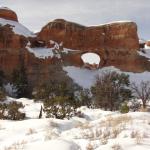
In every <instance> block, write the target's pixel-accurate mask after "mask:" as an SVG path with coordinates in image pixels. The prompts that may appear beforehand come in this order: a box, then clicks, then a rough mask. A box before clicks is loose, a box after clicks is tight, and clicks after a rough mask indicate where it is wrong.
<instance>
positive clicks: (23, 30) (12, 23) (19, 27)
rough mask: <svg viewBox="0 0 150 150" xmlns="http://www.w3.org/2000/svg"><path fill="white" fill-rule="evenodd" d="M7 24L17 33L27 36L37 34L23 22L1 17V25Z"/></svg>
mask: <svg viewBox="0 0 150 150" xmlns="http://www.w3.org/2000/svg"><path fill="white" fill-rule="evenodd" d="M7 24H8V25H10V26H11V28H12V29H13V32H14V33H15V34H18V35H23V36H25V37H35V35H34V34H33V33H32V32H31V31H30V30H29V29H27V28H26V27H25V26H23V25H22V24H20V23H18V22H16V21H12V20H6V19H3V18H0V25H2V26H5V25H7Z"/></svg>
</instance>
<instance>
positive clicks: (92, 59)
mask: <svg viewBox="0 0 150 150" xmlns="http://www.w3.org/2000/svg"><path fill="white" fill-rule="evenodd" d="M81 59H82V61H83V63H84V66H85V67H87V68H90V69H97V68H98V67H99V64H100V61H101V58H100V56H99V55H98V54H96V53H92V52H87V53H84V54H82V55H81Z"/></svg>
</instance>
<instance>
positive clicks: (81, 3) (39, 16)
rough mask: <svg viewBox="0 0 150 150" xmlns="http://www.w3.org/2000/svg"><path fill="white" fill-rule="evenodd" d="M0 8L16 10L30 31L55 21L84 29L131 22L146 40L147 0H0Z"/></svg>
mask: <svg viewBox="0 0 150 150" xmlns="http://www.w3.org/2000/svg"><path fill="white" fill-rule="evenodd" d="M0 5H2V6H6V7H9V8H11V9H13V10H14V11H16V12H17V15H18V18H19V21H20V22H21V23H22V24H24V25H25V26H26V27H28V28H29V29H30V30H32V31H38V30H40V29H41V27H42V26H44V25H45V24H46V23H48V22H49V21H52V20H54V19H56V18H64V19H67V20H70V21H74V22H77V23H80V24H83V25H87V26H88V25H99V24H103V23H107V22H112V21H118V20H131V21H135V22H136V23H137V25H138V33H139V36H140V38H144V39H150V0H0Z"/></svg>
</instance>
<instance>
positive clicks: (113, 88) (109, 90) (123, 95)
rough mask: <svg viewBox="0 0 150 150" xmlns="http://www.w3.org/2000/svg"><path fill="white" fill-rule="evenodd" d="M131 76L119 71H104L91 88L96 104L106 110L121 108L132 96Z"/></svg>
mask: <svg viewBox="0 0 150 150" xmlns="http://www.w3.org/2000/svg"><path fill="white" fill-rule="evenodd" d="M129 85H130V82H129V76H128V75H125V74H123V73H122V74H119V73H117V72H114V71H113V72H104V73H102V75H101V76H98V77H97V78H96V83H95V85H94V86H93V87H92V88H91V91H92V94H93V99H94V104H95V106H96V107H101V108H104V109H105V110H107V109H110V110H111V111H112V110H117V109H119V107H120V105H121V103H122V102H124V101H127V100H129V99H130V98H131V90H130V89H129Z"/></svg>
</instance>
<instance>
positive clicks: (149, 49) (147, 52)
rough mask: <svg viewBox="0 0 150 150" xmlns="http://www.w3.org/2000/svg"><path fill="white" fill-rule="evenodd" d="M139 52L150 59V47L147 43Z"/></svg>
mask: <svg viewBox="0 0 150 150" xmlns="http://www.w3.org/2000/svg"><path fill="white" fill-rule="evenodd" d="M138 53H139V55H141V56H144V57H146V58H149V59H150V47H149V46H147V45H145V48H144V49H143V51H140V52H138Z"/></svg>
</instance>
